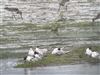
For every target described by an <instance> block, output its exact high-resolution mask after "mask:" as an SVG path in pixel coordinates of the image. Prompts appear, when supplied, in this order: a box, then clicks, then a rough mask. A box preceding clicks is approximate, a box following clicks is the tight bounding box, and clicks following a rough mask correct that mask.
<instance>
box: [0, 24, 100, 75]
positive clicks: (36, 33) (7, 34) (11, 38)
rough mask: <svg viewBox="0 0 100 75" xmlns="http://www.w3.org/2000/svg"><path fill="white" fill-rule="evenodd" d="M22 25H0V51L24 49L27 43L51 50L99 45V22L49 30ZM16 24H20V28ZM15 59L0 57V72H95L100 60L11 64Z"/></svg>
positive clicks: (90, 74) (13, 74)
mask: <svg viewBox="0 0 100 75" xmlns="http://www.w3.org/2000/svg"><path fill="white" fill-rule="evenodd" d="M25 27H26V26H25V25H22V26H21V25H0V52H7V51H9V52H19V53H21V52H26V51H28V49H29V47H33V48H35V47H36V46H40V47H43V48H48V49H49V50H52V48H54V47H64V49H65V50H69V49H71V48H72V47H76V46H82V45H90V44H91V45H100V25H94V26H93V25H91V26H86V27H82V26H68V27H65V28H59V29H58V32H51V31H50V30H46V29H44V30H43V29H41V30H32V29H31V28H30V29H23V28H25ZM20 28H22V29H21V30H20ZM16 62H17V59H5V60H4V59H2V60H1V59H0V73H1V75H51V74H52V75H99V74H100V64H96V65H92V64H91V65H90V64H77V65H66V66H59V67H58V66H56V67H41V68H31V69H30V68H27V69H25V68H20V69H19V68H13V66H14V65H16Z"/></svg>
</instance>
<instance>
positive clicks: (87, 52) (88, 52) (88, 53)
mask: <svg viewBox="0 0 100 75" xmlns="http://www.w3.org/2000/svg"><path fill="white" fill-rule="evenodd" d="M85 54H86V55H89V56H91V54H92V51H91V49H90V48H87V49H86V51H85Z"/></svg>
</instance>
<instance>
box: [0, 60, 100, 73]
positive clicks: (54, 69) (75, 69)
mask: <svg viewBox="0 0 100 75" xmlns="http://www.w3.org/2000/svg"><path fill="white" fill-rule="evenodd" d="M0 61H1V62H2V63H1V64H0V73H1V74H0V75H100V64H94V65H93V64H76V65H66V66H50V67H37V68H13V66H14V65H16V61H17V59H7V60H0Z"/></svg>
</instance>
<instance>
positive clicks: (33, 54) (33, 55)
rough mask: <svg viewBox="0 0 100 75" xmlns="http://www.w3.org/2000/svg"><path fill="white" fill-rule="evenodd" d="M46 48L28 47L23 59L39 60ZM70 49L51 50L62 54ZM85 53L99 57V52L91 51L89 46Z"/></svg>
mask: <svg viewBox="0 0 100 75" xmlns="http://www.w3.org/2000/svg"><path fill="white" fill-rule="evenodd" d="M47 52H48V50H47V49H45V48H44V49H40V48H38V47H36V48H35V50H33V49H32V48H30V49H29V51H28V54H27V56H26V57H24V60H25V61H33V62H34V61H38V60H41V59H42V58H43V57H44V56H45V55H46V54H47ZM69 52H70V51H64V50H63V48H54V49H53V50H52V52H51V54H52V55H62V54H66V53H69ZM85 55H87V56H89V57H92V58H99V57H100V54H99V53H98V52H97V51H92V50H91V48H86V50H85Z"/></svg>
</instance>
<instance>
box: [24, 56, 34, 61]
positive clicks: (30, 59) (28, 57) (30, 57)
mask: <svg viewBox="0 0 100 75" xmlns="http://www.w3.org/2000/svg"><path fill="white" fill-rule="evenodd" d="M32 59H33V57H32V56H27V57H25V58H24V60H26V61H32Z"/></svg>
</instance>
